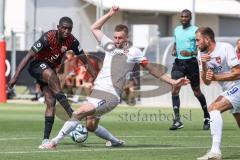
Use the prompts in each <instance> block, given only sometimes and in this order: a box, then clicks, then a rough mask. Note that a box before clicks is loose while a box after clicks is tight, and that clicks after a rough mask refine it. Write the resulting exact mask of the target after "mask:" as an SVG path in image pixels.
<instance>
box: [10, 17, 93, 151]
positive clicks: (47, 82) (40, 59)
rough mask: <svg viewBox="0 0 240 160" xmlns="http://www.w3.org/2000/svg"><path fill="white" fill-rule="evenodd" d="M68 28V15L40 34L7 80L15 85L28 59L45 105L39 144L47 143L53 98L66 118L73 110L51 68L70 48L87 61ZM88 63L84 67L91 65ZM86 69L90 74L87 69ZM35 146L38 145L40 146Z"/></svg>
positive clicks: (53, 106) (11, 84) (85, 62)
mask: <svg viewBox="0 0 240 160" xmlns="http://www.w3.org/2000/svg"><path fill="white" fill-rule="evenodd" d="M72 27H73V22H72V20H71V19H70V18H69V17H62V18H61V19H60V21H59V24H58V26H57V30H50V31H48V32H46V33H44V34H43V35H42V37H41V38H40V39H39V40H38V41H36V42H35V43H34V45H33V46H32V48H31V50H30V51H29V52H28V53H27V55H26V56H25V57H24V58H23V59H22V61H21V62H20V64H19V66H18V67H17V70H16V73H15V75H14V76H13V77H12V79H11V80H10V82H9V88H10V89H11V88H13V86H14V85H15V84H16V81H17V79H18V77H19V75H20V73H21V71H22V70H23V69H24V67H25V66H26V65H27V64H28V63H29V62H30V65H29V67H28V71H29V73H30V75H31V76H32V77H34V78H35V79H36V80H37V82H38V83H39V84H40V86H41V90H42V92H43V94H44V97H45V102H46V105H47V108H46V111H45V128H44V137H43V142H42V144H44V143H47V142H48V139H49V136H50V133H51V130H52V126H53V123H54V116H55V103H56V100H57V101H58V102H59V103H60V104H61V105H62V106H63V108H64V109H65V110H66V112H67V114H68V115H69V117H71V115H72V112H73V110H72V108H71V106H70V104H69V102H68V100H67V97H66V96H65V95H64V93H63V92H62V91H61V87H60V81H59V78H58V76H57V74H56V71H55V69H56V67H57V66H59V65H61V63H62V62H63V59H64V57H65V53H66V51H68V50H72V51H73V52H74V53H75V54H76V55H78V56H79V57H80V58H81V60H82V61H83V62H84V64H85V65H86V64H88V60H87V57H86V55H85V54H84V52H83V50H82V49H79V42H78V40H77V39H76V38H75V37H74V36H73V35H72V34H71V31H72ZM80 55H81V56H80ZM89 66H90V65H88V68H91V67H89ZM90 72H91V73H92V74H94V72H93V70H91V69H90ZM39 147H40V148H41V145H40V146H39Z"/></svg>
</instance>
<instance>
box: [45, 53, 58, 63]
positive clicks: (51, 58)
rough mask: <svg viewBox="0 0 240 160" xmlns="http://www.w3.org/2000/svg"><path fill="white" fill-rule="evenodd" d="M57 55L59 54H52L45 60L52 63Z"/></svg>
mask: <svg viewBox="0 0 240 160" xmlns="http://www.w3.org/2000/svg"><path fill="white" fill-rule="evenodd" d="M59 56H60V54H54V55H52V56H51V57H50V58H46V60H48V61H49V62H51V63H53V62H54V61H55V60H56V59H58V57H59Z"/></svg>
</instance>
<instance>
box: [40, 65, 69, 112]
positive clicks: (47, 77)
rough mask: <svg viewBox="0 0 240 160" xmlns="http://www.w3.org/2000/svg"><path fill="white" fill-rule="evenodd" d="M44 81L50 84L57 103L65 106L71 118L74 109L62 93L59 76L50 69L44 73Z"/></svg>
mask: <svg viewBox="0 0 240 160" xmlns="http://www.w3.org/2000/svg"><path fill="white" fill-rule="evenodd" d="M42 77H43V80H44V81H45V82H46V83H48V86H49V88H50V89H51V91H52V92H53V94H54V96H55V97H56V99H57V101H58V102H59V103H60V104H61V105H62V106H63V108H64V109H65V111H66V112H67V114H68V115H69V117H71V116H72V112H73V110H72V108H71V106H70V104H69V102H68V100H67V97H66V96H65V94H64V93H63V92H62V91H61V85H60V81H59V78H58V76H57V74H56V73H55V72H54V71H53V70H52V69H50V68H48V69H46V70H44V71H43V73H42Z"/></svg>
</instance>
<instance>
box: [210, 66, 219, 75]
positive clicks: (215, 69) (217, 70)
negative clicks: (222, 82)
mask: <svg viewBox="0 0 240 160" xmlns="http://www.w3.org/2000/svg"><path fill="white" fill-rule="evenodd" d="M208 69H211V70H212V71H213V72H214V73H219V72H221V70H222V66H214V67H208Z"/></svg>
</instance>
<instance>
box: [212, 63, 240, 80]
mask: <svg viewBox="0 0 240 160" xmlns="http://www.w3.org/2000/svg"><path fill="white" fill-rule="evenodd" d="M239 79H240V65H237V66H234V67H233V68H232V69H231V72H229V73H222V74H217V75H213V81H235V80H239Z"/></svg>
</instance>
